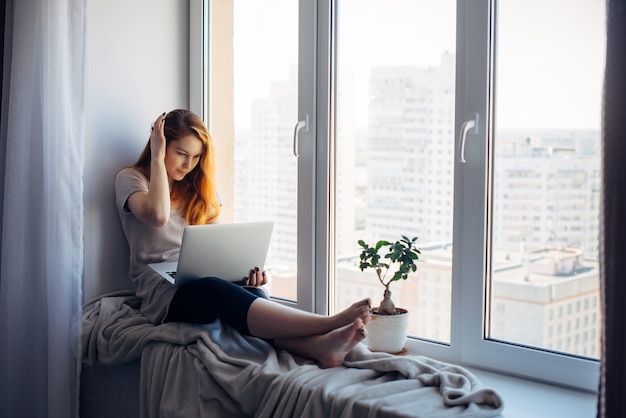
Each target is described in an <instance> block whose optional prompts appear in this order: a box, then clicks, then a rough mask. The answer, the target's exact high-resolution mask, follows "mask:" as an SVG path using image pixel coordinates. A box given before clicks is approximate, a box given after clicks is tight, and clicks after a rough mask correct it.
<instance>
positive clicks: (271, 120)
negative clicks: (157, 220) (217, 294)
mask: <svg viewBox="0 0 626 418" xmlns="http://www.w3.org/2000/svg"><path fill="white" fill-rule="evenodd" d="M233 3H234V18H233V20H234V33H233V38H234V41H233V42H234V46H233V53H234V86H235V87H234V89H235V91H234V119H235V122H234V123H235V151H234V152H235V155H234V159H235V193H236V194H235V208H234V220H235V221H236V222H242V221H252V220H273V221H274V222H275V226H274V232H273V235H272V242H271V245H270V249H269V254H268V259H267V264H266V266H265V267H266V270H267V271H268V272H269V273H270V275H271V278H272V283H271V294H272V296H277V297H282V298H286V299H291V300H295V299H296V294H297V291H296V289H297V282H296V252H297V244H296V243H297V234H296V211H297V205H296V204H297V192H298V191H297V166H296V164H297V159H296V158H295V157H294V155H293V151H292V150H293V148H292V140H293V127H294V124H295V122H296V121H297V105H298V101H297V98H298V95H297V74H298V72H297V62H298V2H297V1H293V0H264V1H258V0H237V1H235V2H233ZM261 16H262V18H261ZM218 65H219V64H218ZM213 105H214V106H219V104H213Z"/></svg>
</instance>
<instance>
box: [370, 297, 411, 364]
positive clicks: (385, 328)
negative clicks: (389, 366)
mask: <svg viewBox="0 0 626 418" xmlns="http://www.w3.org/2000/svg"><path fill="white" fill-rule="evenodd" d="M397 310H399V311H401V312H402V313H399V314H396V315H378V314H376V313H372V320H371V321H370V323H369V324H368V325H367V326H366V328H367V345H368V347H369V349H370V350H371V351H383V352H386V353H391V354H397V353H400V352H402V351H403V350H404V344H405V343H406V335H407V330H408V328H409V312H408V311H407V310H406V309H402V308H397Z"/></svg>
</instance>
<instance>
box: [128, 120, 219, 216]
mask: <svg viewBox="0 0 626 418" xmlns="http://www.w3.org/2000/svg"><path fill="white" fill-rule="evenodd" d="M164 134H165V140H166V146H167V145H169V144H170V143H171V142H172V141H176V140H178V139H180V138H182V137H184V136H188V135H193V136H195V137H196V138H198V139H199V140H200V141H201V142H202V148H203V150H202V155H201V156H200V161H199V162H198V165H196V166H195V167H194V169H193V170H192V171H191V172H189V173H188V174H187V175H186V176H185V178H184V179H183V180H181V181H175V182H174V185H173V186H172V193H171V196H170V199H171V201H172V203H174V205H175V206H176V207H179V208H181V209H182V212H183V217H184V218H185V220H186V221H187V223H189V224H190V225H198V224H207V223H211V222H213V221H215V219H216V218H217V217H218V216H219V214H220V203H219V200H218V199H217V188H216V185H215V155H214V146H213V140H212V139H211V135H210V134H209V130H208V129H207V127H206V125H205V124H204V122H203V121H202V119H201V118H200V117H199V116H198V115H196V114H195V113H193V112H191V111H189V110H181V109H177V110H172V111H171V112H169V113H168V114H167V115H166V116H165V127H164ZM151 158H152V153H151V150H150V141H148V144H147V145H146V147H145V148H144V149H143V151H142V153H141V155H140V156H139V159H138V160H137V162H136V163H135V165H134V167H136V168H138V169H140V170H141V171H143V172H145V173H146V174H147V176H148V178H150V160H151Z"/></svg>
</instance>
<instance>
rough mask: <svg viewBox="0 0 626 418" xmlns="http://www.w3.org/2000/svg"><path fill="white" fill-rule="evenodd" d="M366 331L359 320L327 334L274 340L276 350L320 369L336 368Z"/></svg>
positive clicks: (364, 335) (363, 336)
mask: <svg viewBox="0 0 626 418" xmlns="http://www.w3.org/2000/svg"><path fill="white" fill-rule="evenodd" d="M366 335H367V331H366V330H365V326H364V325H363V321H362V320H361V319H360V318H357V319H355V320H354V321H353V322H352V323H350V324H348V325H344V326H342V327H340V328H337V329H335V330H332V331H330V332H327V333H326V334H321V335H313V336H310V337H302V338H289V339H276V340H274V345H275V346H276V348H279V349H282V350H287V351H289V352H290V353H293V354H298V355H301V356H304V357H308V358H310V359H313V360H315V361H317V362H318V363H320V366H321V367H322V368H329V367H338V366H341V365H342V364H343V362H344V359H345V358H346V356H347V355H348V353H350V352H351V351H352V350H356V349H357V346H358V345H359V343H360V342H361V341H362V340H363V339H364V338H365V337H366Z"/></svg>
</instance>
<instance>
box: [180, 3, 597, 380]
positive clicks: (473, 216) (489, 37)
mask: <svg viewBox="0 0 626 418" xmlns="http://www.w3.org/2000/svg"><path fill="white" fill-rule="evenodd" d="M336 1H341V0H336ZM336 1H333V0H317V1H311V0H300V27H301V30H300V41H299V42H300V52H299V55H300V60H301V61H300V65H299V81H300V83H299V84H300V86H299V103H298V115H299V118H300V119H301V120H307V118H308V126H307V127H308V130H307V131H301V133H300V136H299V139H298V141H299V142H298V149H299V154H300V157H299V159H300V160H299V169H298V170H299V171H298V176H299V183H298V190H299V197H298V205H299V206H298V207H299V210H298V236H299V241H298V272H299V276H300V277H301V278H299V283H298V303H297V305H296V306H297V307H299V308H301V309H305V310H308V311H314V312H318V313H322V314H326V313H328V311H329V308H328V307H329V304H330V302H329V301H330V300H332V299H330V296H331V295H330V293H331V289H332V288H333V286H332V283H331V282H330V281H332V280H333V278H332V273H331V269H330V266H331V265H332V264H333V260H332V255H331V254H333V252H332V251H330V249H332V239H331V238H330V237H331V236H332V219H333V216H332V210H333V206H332V205H333V202H332V199H330V196H331V195H332V186H331V184H332V182H331V179H332V177H331V175H332V169H333V164H332V163H330V161H332V158H334V156H333V155H332V139H333V138H332V133H333V126H332V122H333V118H332V115H333V112H334V109H333V100H332V98H333V94H334V88H333V80H334V57H333V53H334V35H333V32H334V30H333V28H332V27H331V25H332V24H334V19H333V16H334V12H335V7H336V6H335V3H336ZM208 2H209V0H190V20H191V22H190V48H191V49H190V67H191V68H190V73H191V74H190V80H191V81H190V101H191V103H190V105H191V107H192V109H194V110H196V111H200V112H203V113H201V114H203V115H205V120H208V118H206V114H207V113H206V112H208V109H209V108H210V106H209V104H208V102H207V100H206V97H207V96H206V95H205V97H204V98H202V99H200V100H198V98H197V97H196V96H195V94H196V93H195V92H197V91H199V90H200V91H206V89H207V88H210V86H208V84H207V81H206V80H207V72H208V71H209V68H210V66H209V65H207V60H206V53H207V49H208V48H209V46H208V45H207V43H205V42H198V39H199V38H200V39H207V38H206V34H208V29H207V25H206V23H204V22H205V20H204V19H206V16H207V12H206V10H207V4H208ZM496 3H497V1H496V0H458V1H457V51H456V58H457V65H456V74H457V76H456V77H457V79H456V98H457V99H456V101H457V105H456V122H455V131H456V132H457V135H458V134H459V131H460V128H461V125H462V124H463V122H465V121H466V120H467V119H468V118H472V117H473V115H475V114H477V115H478V129H477V130H478V133H477V134H470V135H468V137H467V142H466V144H465V160H466V161H465V162H464V163H461V162H459V158H458V155H457V158H456V160H457V161H456V163H455V174H454V177H455V178H454V180H455V191H454V193H455V195H454V201H455V204H456V206H455V210H454V243H455V245H454V253H453V271H452V312H451V314H452V324H451V336H450V344H449V345H447V344H440V343H435V342H431V341H425V340H419V339H410V340H409V341H408V343H407V348H408V349H409V351H410V352H412V353H417V354H420V355H425V356H429V357H433V358H437V359H439V360H442V361H449V362H454V363H457V364H461V365H468V366H475V367H479V368H484V369H488V370H492V371H496V372H500V373H504V374H510V375H516V376H520V377H525V378H529V379H534V380H538V381H544V382H548V383H552V384H556V385H562V386H566V387H572V388H576V389H580V390H584V391H588V392H595V391H597V387H598V379H599V362H598V361H596V360H590V359H585V358H581V357H576V356H571V355H565V354H559V353H555V352H549V351H547V350H541V349H535V348H529V347H524V346H519V345H515V344H510V343H502V342H498V341H493V340H488V339H486V338H485V335H486V331H485V325H484V320H485V316H486V312H487V306H486V300H487V291H486V286H487V285H488V282H487V277H488V271H489V264H488V244H489V234H488V219H487V214H488V212H489V210H490V207H489V195H488V193H487V190H488V186H489V184H490V182H491V179H490V171H491V165H490V162H489V161H488V156H489V155H490V152H489V151H490V141H491V131H492V122H491V119H490V117H489V115H490V113H491V110H492V97H493V94H492V93H493V92H492V91H491V88H492V87H491V86H492V85H493V84H492V81H493V61H492V60H493V51H494V42H495V40H494V37H493V34H494V33H495V31H494V24H495V22H494V16H495V7H496ZM200 33H201V34H200ZM196 54H201V58H198V56H196ZM201 67H202V70H201V71H200V72H199V71H198V68H201ZM296 122H297V121H294V125H295V123H296ZM457 141H458V138H457ZM456 145H457V150H458V146H459V144H458V143H457V144H456ZM481 242H482V243H483V245H480V243H481ZM305 272H309V274H308V275H309V276H310V277H311V278H317V280H312V279H311V280H306V279H304V276H307V273H305ZM327 277H328V278H330V279H329V280H327V279H326V278H327Z"/></svg>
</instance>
